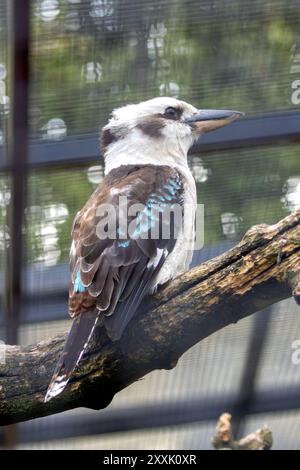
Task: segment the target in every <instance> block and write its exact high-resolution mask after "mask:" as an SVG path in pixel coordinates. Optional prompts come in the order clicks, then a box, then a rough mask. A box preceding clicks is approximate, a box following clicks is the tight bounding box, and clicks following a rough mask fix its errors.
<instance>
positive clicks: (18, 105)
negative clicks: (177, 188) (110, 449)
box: [4, 0, 30, 448]
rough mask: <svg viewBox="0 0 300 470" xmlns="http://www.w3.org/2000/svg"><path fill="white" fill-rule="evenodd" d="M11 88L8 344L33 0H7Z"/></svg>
mask: <svg viewBox="0 0 300 470" xmlns="http://www.w3.org/2000/svg"><path fill="white" fill-rule="evenodd" d="M8 7H9V9H8V25H9V28H8V30H9V74H10V79H9V89H10V96H11V103H12V107H11V111H10V113H11V114H10V119H9V127H8V145H7V155H8V157H7V158H8V162H9V165H10V167H11V175H10V184H11V199H10V205H9V209H8V226H9V233H10V245H9V248H8V250H7V258H6V261H7V265H6V292H5V310H6V311H5V316H6V323H5V337H6V342H7V343H9V344H16V343H17V342H18V327H19V317H20V311H21V301H22V261H23V234H22V229H23V218H24V207H25V194H26V191H25V189H26V169H27V166H26V162H27V122H28V87H29V9H30V0H23V1H22V2H20V1H17V0H11V1H10V2H8ZM17 439H18V438H17V427H16V425H14V426H7V427H6V428H5V431H4V446H5V447H9V448H13V447H15V445H16V444H17Z"/></svg>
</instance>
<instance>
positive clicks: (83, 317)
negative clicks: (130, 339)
mask: <svg viewBox="0 0 300 470" xmlns="http://www.w3.org/2000/svg"><path fill="white" fill-rule="evenodd" d="M241 115H242V113H240V112H238V111H221V110H206V109H200V110H199V109H196V108H194V106H191V105H190V104H188V103H186V102H184V101H179V100H177V99H174V98H154V99H151V100H149V101H144V102H142V103H139V104H130V105H127V106H124V107H121V108H119V109H115V110H114V111H113V113H112V117H111V119H110V120H109V122H108V124H107V125H106V126H105V127H104V128H103V130H102V135H101V149H102V153H103V156H104V160H105V177H104V180H103V182H102V183H101V184H100V185H99V187H97V189H96V190H95V192H94V193H93V194H92V196H91V197H90V199H89V200H88V201H87V203H86V204H85V206H84V207H83V209H81V211H80V212H78V214H77V215H76V217H75V220H74V224H73V230H72V245H71V253H70V257H71V280H70V290H69V313H70V315H71V317H72V318H74V320H73V324H72V327H71V330H70V333H69V335H68V338H67V340H66V343H65V347H64V350H63V352H62V354H61V357H60V359H59V361H58V364H57V366H56V369H55V372H54V375H53V378H52V380H51V383H50V385H49V388H48V391H47V394H46V397H45V401H49V400H50V399H51V398H53V397H55V396H56V395H58V394H59V393H61V392H62V391H63V389H64V388H65V386H66V384H67V383H68V380H69V378H70V376H71V374H72V372H73V370H74V368H75V367H76V365H77V364H78V363H79V361H80V359H81V357H82V354H83V353H84V351H85V349H86V347H87V345H88V343H89V341H90V339H91V336H92V334H93V331H94V329H95V326H96V325H97V324H99V323H100V322H102V323H103V324H104V326H105V328H106V330H107V333H108V335H109V336H110V338H111V339H112V340H117V339H119V338H120V337H121V335H122V333H123V331H124V329H125V328H126V327H127V325H128V323H129V322H130V320H131V319H132V318H133V316H134V314H135V313H136V311H137V309H138V307H139V305H140V303H141V301H142V299H143V298H144V296H145V295H146V294H147V293H151V292H153V291H154V290H155V289H156V288H157V286H158V285H160V284H164V283H165V282H167V281H169V280H170V279H172V278H174V277H175V276H177V275H178V274H180V273H181V272H183V271H184V270H186V269H187V268H188V267H189V264H190V261H191V257H192V252H193V243H194V231H195V229H194V219H195V211H196V204H197V194H196V185H195V182H194V179H193V176H192V173H191V171H190V169H189V166H188V162H187V153H188V150H189V149H190V147H191V146H192V145H193V143H194V142H195V140H197V139H198V138H199V136H201V135H202V134H203V133H206V132H209V131H213V130H215V129H218V128H220V127H223V126H225V125H227V124H229V123H231V122H232V121H234V120H235V119H237V118H239V117H240V116H241ZM136 206H137V207H138V208H139V209H138V210H136V211H132V212H130V211H131V209H132V208H133V207H136ZM175 206H177V207H179V208H181V209H182V217H181V218H180V219H178V220H179V222H178V220H177V221H176V220H175V222H174V219H175V215H174V217H173V218H171V217H170V216H169V215H170V209H172V208H173V207H175ZM154 209H155V210H154ZM171 220H172V222H171ZM166 225H172V230H169V234H168V236H163V235H164V234H163V231H164V230H163V229H164V228H166V227H165V226H166ZM129 226H131V227H134V228H133V229H132V230H131V231H129V230H128V228H129ZM112 228H113V229H114V230H113V229H112ZM153 233H154V236H153Z"/></svg>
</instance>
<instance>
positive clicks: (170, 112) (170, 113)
mask: <svg viewBox="0 0 300 470" xmlns="http://www.w3.org/2000/svg"><path fill="white" fill-rule="evenodd" d="M164 115H165V116H166V117H167V118H169V119H177V118H178V111H177V109H175V108H172V107H171V106H169V107H168V108H166V109H165V113H164Z"/></svg>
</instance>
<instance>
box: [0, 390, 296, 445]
mask: <svg viewBox="0 0 300 470" xmlns="http://www.w3.org/2000/svg"><path fill="white" fill-rule="evenodd" d="M298 408H300V394H299V386H293V387H290V388H289V389H287V388H286V387H285V388H278V389H277V390H274V389H266V390H262V391H260V392H258V393H256V394H255V397H254V400H253V401H252V402H251V405H250V407H249V409H248V415H251V414H259V413H270V412H272V413H276V412H283V411H290V410H294V409H298ZM224 410H226V411H228V412H230V413H232V414H233V415H234V414H235V411H236V396H235V395H230V394H229V395H225V396H224V395H221V396H215V397H211V398H206V397H204V398H201V399H197V400H189V401H176V402H173V403H163V404H158V405H151V406H140V407H138V406H137V407H131V408H122V409H114V410H112V409H106V410H102V411H100V412H99V413H80V414H78V413H74V414H73V415H72V414H71V415H70V413H69V415H66V414H63V415H52V416H48V417H46V418H39V419H35V420H33V421H28V422H25V423H20V424H19V438H20V443H29V442H41V441H48V440H53V439H55V440H57V439H64V438H75V437H81V436H87V435H88V436H93V435H100V434H109V433H115V432H126V431H136V430H139V429H153V428H160V427H165V426H178V425H183V424H189V423H202V422H210V421H213V422H214V423H216V420H217V419H218V417H219V415H220V414H221V413H223V412H224ZM0 438H1V434H0Z"/></svg>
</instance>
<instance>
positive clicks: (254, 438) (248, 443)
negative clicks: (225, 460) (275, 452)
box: [212, 413, 273, 450]
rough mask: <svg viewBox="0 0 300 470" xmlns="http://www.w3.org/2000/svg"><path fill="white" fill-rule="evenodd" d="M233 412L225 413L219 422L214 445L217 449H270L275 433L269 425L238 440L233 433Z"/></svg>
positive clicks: (213, 440)
mask: <svg viewBox="0 0 300 470" xmlns="http://www.w3.org/2000/svg"><path fill="white" fill-rule="evenodd" d="M231 418H232V417H231V414H229V413H223V414H222V415H221V416H220V418H219V420H218V423H217V426H216V433H215V435H214V437H213V439H212V445H213V447H214V448H215V449H216V450H270V449H271V447H272V445H273V435H272V432H271V431H270V429H269V428H268V427H267V426H263V427H262V428H261V429H258V430H257V431H255V432H252V433H251V434H248V436H245V437H243V438H242V439H240V440H239V441H236V440H235V439H234V437H233V434H232V426H231Z"/></svg>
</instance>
